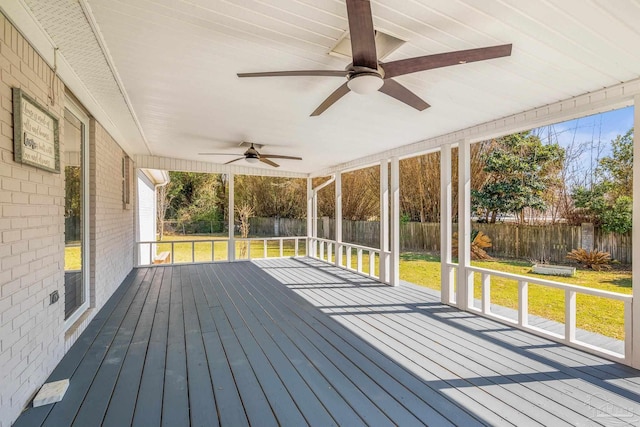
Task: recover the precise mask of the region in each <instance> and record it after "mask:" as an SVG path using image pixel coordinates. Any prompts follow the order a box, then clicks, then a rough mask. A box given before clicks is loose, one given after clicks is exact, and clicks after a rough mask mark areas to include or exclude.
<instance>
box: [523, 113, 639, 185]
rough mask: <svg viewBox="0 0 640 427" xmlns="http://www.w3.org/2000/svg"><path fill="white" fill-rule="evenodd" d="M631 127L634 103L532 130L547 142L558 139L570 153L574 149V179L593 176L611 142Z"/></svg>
mask: <svg viewBox="0 0 640 427" xmlns="http://www.w3.org/2000/svg"><path fill="white" fill-rule="evenodd" d="M632 127H633V106H631V107H625V108H621V109H618V110H612V111H608V112H605V113H600V114H594V115H592V116H587V117H581V118H579V119H575V120H569V121H566V122H561V123H556V124H554V125H551V126H545V127H542V128H538V129H534V130H533V132H534V133H536V134H538V135H539V136H540V138H541V139H542V141H543V142H544V143H548V142H556V141H557V142H558V143H559V144H560V145H561V146H562V147H564V148H565V150H567V156H570V155H571V154H570V153H571V152H575V153H576V155H575V159H574V161H573V162H572V163H573V167H574V168H575V173H576V175H577V176H575V177H574V178H575V179H576V180H577V181H582V179H581V177H585V178H586V177H588V176H591V175H592V172H593V170H594V169H595V167H596V166H597V164H598V160H599V159H600V158H602V157H605V156H608V155H609V154H611V141H612V140H613V139H615V138H616V137H617V136H618V135H624V134H625V133H627V131H628V130H629V129H631V128H632ZM572 145H573V147H572ZM578 183H579V184H584V182H578Z"/></svg>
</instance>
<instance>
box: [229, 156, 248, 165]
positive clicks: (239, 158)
mask: <svg viewBox="0 0 640 427" xmlns="http://www.w3.org/2000/svg"><path fill="white" fill-rule="evenodd" d="M242 159H244V156H242V157H238V158H237V159H233V160H230V161H228V162H227V163H225V165H228V164H229V163H233V162H237V161H238V160H242Z"/></svg>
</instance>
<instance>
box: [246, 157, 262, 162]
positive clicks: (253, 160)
mask: <svg viewBox="0 0 640 427" xmlns="http://www.w3.org/2000/svg"><path fill="white" fill-rule="evenodd" d="M246 160H247V162H248V163H258V162H259V161H260V160H259V159H258V158H257V157H247V158H246Z"/></svg>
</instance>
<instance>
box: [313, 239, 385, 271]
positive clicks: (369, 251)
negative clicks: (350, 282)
mask: <svg viewBox="0 0 640 427" xmlns="http://www.w3.org/2000/svg"><path fill="white" fill-rule="evenodd" d="M309 247H310V249H311V250H310V251H309V252H308V256H310V257H312V258H316V259H319V260H322V261H325V262H328V263H332V264H334V263H335V262H336V257H338V264H339V265H341V266H342V267H345V268H346V269H347V270H351V271H355V272H357V273H359V274H362V275H365V276H369V277H371V278H374V279H379V277H380V274H379V273H377V272H376V259H377V260H378V264H377V265H378V266H379V262H380V254H381V251H380V249H377V248H370V247H368V246H363V245H357V244H355V243H347V242H336V241H335V240H329V239H322V238H319V237H310V238H309ZM354 251H355V266H354V265H353V255H354ZM365 255H366V256H367V260H368V262H367V263H364V262H363V261H364V259H365ZM365 266H366V267H367V269H366V270H365V268H364V267H365Z"/></svg>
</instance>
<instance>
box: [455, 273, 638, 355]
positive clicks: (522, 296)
mask: <svg viewBox="0 0 640 427" xmlns="http://www.w3.org/2000/svg"><path fill="white" fill-rule="evenodd" d="M447 267H448V268H449V271H452V270H453V271H455V272H457V269H458V265H457V264H453V263H452V264H447ZM467 271H470V272H473V273H478V274H480V275H481V282H480V283H481V287H480V299H479V303H480V307H476V306H475V305H471V304H470V307H468V309H469V311H472V312H475V313H478V314H481V315H483V316H486V317H489V318H492V319H495V320H498V321H500V322H503V323H508V324H510V325H513V326H516V327H518V328H519V329H523V330H526V331H529V332H532V333H534V334H537V335H540V336H544V337H545V338H550V339H552V340H554V341H558V342H562V343H564V344H567V345H569V346H571V347H575V348H579V349H582V350H586V351H588V352H591V353H594V354H597V355H600V356H603V357H605V358H608V359H612V360H616V361H619V362H624V363H627V364H630V362H631V355H632V349H633V334H632V303H633V297H632V296H631V295H626V294H620V293H616V292H609V291H602V290H599V289H592V288H586V287H584V286H576V285H569V284H566V283H559V282H554V281H551V280H544V279H538V278H535V277H529V276H521V275H518V274H511V273H503V272H501V271H495V270H488V269H485V268H480V267H473V266H470V267H467ZM491 277H502V278H505V279H509V280H513V281H515V282H517V286H518V301H517V310H516V311H517V319H511V318H509V317H505V316H502V315H500V314H497V313H494V312H492V310H491ZM472 279H473V277H472ZM454 283H455V281H454ZM529 284H533V285H539V286H545V287H548V288H552V289H559V290H563V291H564V294H565V298H564V313H565V316H564V317H565V318H564V333H563V334H558V333H556V332H552V331H548V330H545V329H543V328H541V327H537V326H534V325H530V324H529ZM469 289H470V291H473V289H474V286H473V280H472V281H471V284H470V285H469ZM577 294H583V295H592V296H596V297H600V298H607V299H611V300H615V301H621V302H623V303H624V335H625V336H624V352H623V354H620V353H617V352H614V351H611V350H610V349H606V348H602V347H599V346H597V345H594V344H590V343H586V342H583V341H580V340H578V339H576V295H577ZM451 295H455V292H453V291H452V292H451ZM451 302H452V303H453V302H454V301H451ZM474 302H477V300H474Z"/></svg>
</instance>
